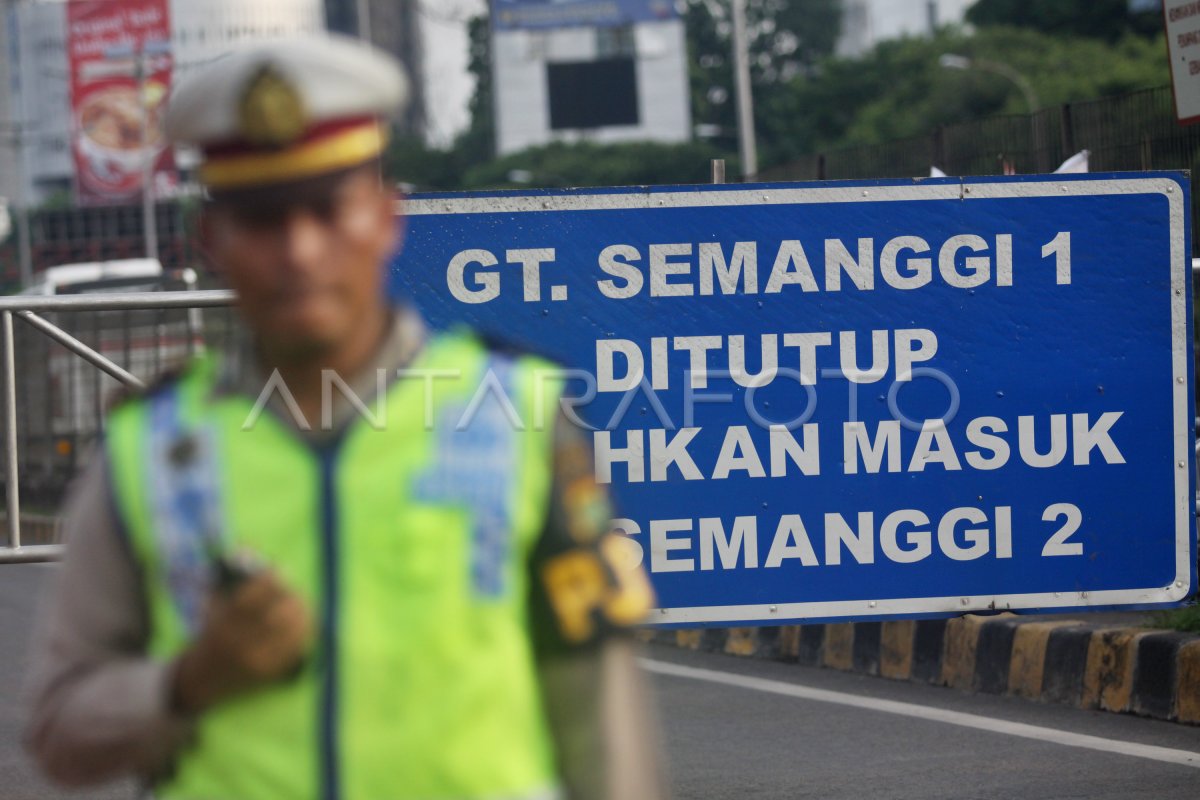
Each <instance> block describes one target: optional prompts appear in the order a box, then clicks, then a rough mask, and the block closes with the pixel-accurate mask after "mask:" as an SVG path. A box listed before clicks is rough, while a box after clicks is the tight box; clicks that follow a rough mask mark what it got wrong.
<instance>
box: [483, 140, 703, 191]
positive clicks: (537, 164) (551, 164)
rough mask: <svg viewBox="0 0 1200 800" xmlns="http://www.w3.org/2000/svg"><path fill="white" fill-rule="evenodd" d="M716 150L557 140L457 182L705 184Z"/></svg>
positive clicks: (485, 185) (551, 185) (501, 185)
mask: <svg viewBox="0 0 1200 800" xmlns="http://www.w3.org/2000/svg"><path fill="white" fill-rule="evenodd" d="M722 155H723V154H722V153H721V152H720V151H718V150H717V149H715V148H714V147H712V146H711V145H707V144H703V143H695V144H662V143H658V142H630V143H628V144H608V145H601V144H593V143H591V142H580V143H578V144H566V143H563V142H557V143H554V144H549V145H545V146H543V147H533V148H530V149H528V150H523V151H521V152H519V153H513V154H511V155H508V156H504V157H502V158H498V159H496V160H495V161H492V162H489V163H486V164H482V165H480V166H477V167H475V168H474V169H472V170H470V171H469V172H467V174H466V176H465V178H464V180H463V183H464V185H465V188H471V189H483V188H515V187H522V186H527V185H528V186H536V187H549V188H556V187H567V186H643V185H663V184H683V183H705V182H707V181H708V180H709V163H710V161H711V159H713V158H721V157H722ZM514 179H519V180H514Z"/></svg>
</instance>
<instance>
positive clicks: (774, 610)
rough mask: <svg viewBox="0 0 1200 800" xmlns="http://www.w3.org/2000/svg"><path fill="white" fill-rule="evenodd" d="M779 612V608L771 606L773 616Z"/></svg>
mask: <svg viewBox="0 0 1200 800" xmlns="http://www.w3.org/2000/svg"><path fill="white" fill-rule="evenodd" d="M778 610H779V606H771V613H772V614H774V613H775V612H776V611H778Z"/></svg>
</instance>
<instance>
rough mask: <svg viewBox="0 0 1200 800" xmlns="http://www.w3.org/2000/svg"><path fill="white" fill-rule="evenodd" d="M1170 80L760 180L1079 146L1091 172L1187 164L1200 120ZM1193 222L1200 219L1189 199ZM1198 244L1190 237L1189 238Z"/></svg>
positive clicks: (946, 129)
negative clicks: (1181, 112) (1176, 98)
mask: <svg viewBox="0 0 1200 800" xmlns="http://www.w3.org/2000/svg"><path fill="white" fill-rule="evenodd" d="M1172 102H1173V101H1172V98H1171V87H1169V86H1163V87H1159V88H1155V89H1144V90H1142V91H1138V92H1132V93H1130V94H1125V95H1119V96H1116V97H1105V98H1102V99H1099V100H1090V101H1088V102H1084V103H1069V104H1067V105H1062V106H1056V107H1052V108H1045V109H1042V110H1041V111H1038V112H1037V113H1035V114H1015V115H1011V116H1000V117H991V118H988V119H983V120H975V121H972V122H964V123H960V124H957V125H944V126H941V127H939V128H937V129H935V130H933V131H931V132H930V133H929V134H928V135H926V136H921V137H917V138H913V139H904V140H901V141H897V142H888V143H887V144H879V145H863V146H859V147H847V148H841V149H837V150H830V151H828V152H823V153H814V154H812V155H809V156H807V157H805V158H802V159H799V160H797V161H794V162H792V163H790V164H784V165H782V166H779V167H774V168H772V169H769V170H766V171H765V172H764V173H763V174H762V176H761V177H762V178H763V179H764V180H837V179H848V178H912V177H918V176H926V175H928V174H929V169H930V167H932V166H937V167H939V168H940V169H942V170H944V171H945V172H946V173H947V174H948V175H998V174H1003V173H1005V172H1006V171H1013V172H1015V173H1017V174H1022V173H1025V174H1028V173H1046V172H1053V171H1054V170H1055V168H1056V167H1058V165H1059V164H1061V163H1062V162H1063V161H1065V160H1066V159H1068V158H1070V157H1071V156H1072V155H1074V154H1075V153H1077V152H1079V151H1080V150H1088V151H1090V152H1091V164H1090V166H1091V170H1092V171H1093V172H1126V171H1131V170H1148V169H1187V170H1190V169H1192V166H1193V164H1195V163H1196V161H1197V158H1200V125H1197V126H1186V127H1185V126H1182V125H1180V124H1179V123H1178V122H1177V121H1176V119H1175V110H1174V106H1173V104H1172ZM1192 213H1193V222H1195V221H1197V220H1198V219H1200V217H1198V216H1196V215H1197V207H1196V206H1195V204H1193V207H1192ZM1193 246H1195V245H1193Z"/></svg>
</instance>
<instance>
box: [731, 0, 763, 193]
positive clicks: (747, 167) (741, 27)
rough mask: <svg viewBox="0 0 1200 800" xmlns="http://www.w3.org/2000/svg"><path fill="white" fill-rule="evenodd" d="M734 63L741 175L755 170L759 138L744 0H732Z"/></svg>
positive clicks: (746, 174)
mask: <svg viewBox="0 0 1200 800" xmlns="http://www.w3.org/2000/svg"><path fill="white" fill-rule="evenodd" d="M732 8H733V66H734V82H735V83H736V85H737V112H738V148H739V151H740V153H741V157H742V177H743V178H753V177H754V176H755V175H757V174H758V141H757V137H756V134H755V131H754V94H753V90H752V89H751V87H750V37H749V34H748V33H747V31H746V0H732Z"/></svg>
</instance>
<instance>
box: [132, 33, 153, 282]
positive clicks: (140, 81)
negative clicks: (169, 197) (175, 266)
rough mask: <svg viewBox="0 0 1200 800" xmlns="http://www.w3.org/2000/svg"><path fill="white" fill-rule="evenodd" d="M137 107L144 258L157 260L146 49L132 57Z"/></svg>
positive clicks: (143, 48)
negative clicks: (140, 151)
mask: <svg viewBox="0 0 1200 800" xmlns="http://www.w3.org/2000/svg"><path fill="white" fill-rule="evenodd" d="M133 72H134V77H135V79H136V80H137V93H138V105H139V106H140V107H141V110H142V228H143V230H144V232H145V236H146V258H152V259H154V260H155V261H157V260H158V214H156V213H155V204H154V200H155V197H154V194H155V193H154V163H155V162H156V161H157V160H158V158H157V156H158V153H157V152H156V151H154V150H152V149H151V147H150V104H149V103H148V102H147V98H146V49H145V47H144V46H143V47H142V48H140V49H139V50H138V52H137V53H136V54H135V55H134V67H133Z"/></svg>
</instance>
